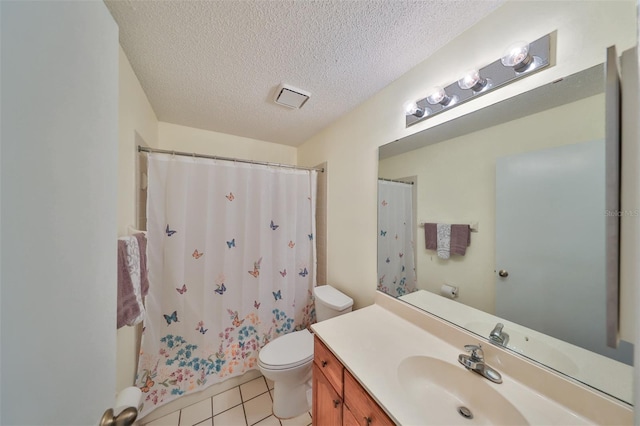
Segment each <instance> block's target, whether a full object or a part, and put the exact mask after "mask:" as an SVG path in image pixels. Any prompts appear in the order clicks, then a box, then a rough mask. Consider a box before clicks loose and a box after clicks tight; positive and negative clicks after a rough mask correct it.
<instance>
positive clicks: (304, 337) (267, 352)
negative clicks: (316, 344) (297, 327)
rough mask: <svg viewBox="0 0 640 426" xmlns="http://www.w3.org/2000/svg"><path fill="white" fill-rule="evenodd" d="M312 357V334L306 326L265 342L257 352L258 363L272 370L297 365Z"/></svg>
mask: <svg viewBox="0 0 640 426" xmlns="http://www.w3.org/2000/svg"><path fill="white" fill-rule="evenodd" d="M312 359H313V334H311V333H309V330H307V329H306V328H305V329H304V330H301V331H295V332H293V333H289V334H285V335H284V336H280V337H278V338H276V339H274V340H272V341H271V342H269V343H267V344H266V345H265V346H264V347H263V348H262V349H261V350H260V353H259V354H258V360H259V361H260V363H261V364H262V365H263V366H265V367H267V368H270V369H272V370H284V369H287V368H292V367H297V366H298V365H301V364H304V363H306V362H309V361H310V360H312Z"/></svg>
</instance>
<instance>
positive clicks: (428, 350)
mask: <svg viewBox="0 0 640 426" xmlns="http://www.w3.org/2000/svg"><path fill="white" fill-rule="evenodd" d="M312 329H313V331H314V332H315V333H316V335H317V336H318V337H319V338H320V339H321V340H322V341H323V342H324V343H325V344H326V345H327V346H328V347H329V348H330V349H331V350H332V351H333V353H334V354H335V355H336V356H337V357H338V358H339V359H340V360H341V361H342V363H343V364H344V365H345V367H346V368H347V369H348V370H349V371H350V372H351V373H352V374H353V375H354V376H355V377H356V378H357V379H358V381H359V382H360V383H361V384H362V385H363V386H364V387H365V388H366V389H367V390H368V391H369V393H370V394H371V395H372V397H373V398H374V399H376V400H377V401H378V403H379V404H380V405H381V406H382V407H383V409H385V411H386V412H387V414H389V416H390V417H391V418H392V419H393V420H394V421H395V422H396V423H398V424H400V425H406V426H411V425H416V426H417V425H420V426H423V425H426V424H428V419H426V418H425V416H424V413H421V412H420V410H418V409H416V405H415V402H412V401H411V399H410V397H408V395H407V392H406V390H405V388H404V387H403V385H402V384H401V383H400V381H399V378H398V374H397V371H398V366H399V365H400V363H401V362H402V360H403V359H405V358H407V357H409V356H415V355H422V356H428V357H432V358H438V359H441V360H443V361H446V362H449V363H451V364H453V365H457V366H458V367H459V368H461V369H462V370H464V367H463V366H462V365H460V364H459V363H458V361H457V359H458V354H460V353H463V352H464V349H463V348H457V347H454V346H452V345H450V344H449V343H447V342H445V341H443V340H441V339H439V338H437V337H435V336H434V335H432V334H430V333H428V332H426V331H425V330H423V329H422V328H420V327H418V326H416V325H414V324H412V323H410V322H408V321H406V320H404V319H403V318H401V317H399V316H398V315H396V314H394V313H392V312H391V311H388V310H386V309H384V308H382V307H381V306H379V305H372V306H368V307H366V308H363V309H360V310H357V311H354V312H352V313H349V314H346V315H342V316H338V317H335V318H332V319H329V320H327V321H323V322H320V323H317V324H314V325H313V326H312ZM468 343H469V344H477V343H478V341H477V340H475V341H474V339H473V338H470V341H469V342H468ZM488 364H489V365H491V364H490V363H488ZM494 368H496V369H497V370H498V371H499V368H497V366H494ZM468 373H469V374H475V373H473V372H468ZM501 373H502V376H503V383H501V384H495V383H491V382H489V381H488V380H487V383H488V384H489V385H490V386H492V387H494V389H495V390H496V391H498V392H499V393H501V394H502V395H503V396H505V397H506V398H507V399H508V400H509V401H510V402H511V403H512V404H513V405H514V406H515V407H516V408H517V409H518V410H519V411H520V413H521V414H522V415H523V416H524V417H525V418H526V419H527V421H528V422H529V423H530V424H536V425H543V424H544V425H552V424H556V425H585V424H593V423H592V422H590V421H589V420H588V419H586V418H585V417H582V416H580V415H578V414H576V413H574V412H572V411H570V410H568V409H567V408H566V407H564V406H562V405H560V404H559V403H557V402H555V401H553V400H550V399H548V398H546V397H545V396H543V395H540V394H539V393H536V392H534V391H532V390H531V389H530V388H528V387H526V386H525V385H523V384H522V383H520V382H518V381H516V380H515V379H513V378H511V377H510V376H507V375H505V374H504V373H503V372H501ZM481 379H482V378H481ZM482 380H485V379H482ZM461 421H466V420H465V419H462V418H461ZM467 422H468V421H467ZM472 423H473V422H471V423H467V424H472Z"/></svg>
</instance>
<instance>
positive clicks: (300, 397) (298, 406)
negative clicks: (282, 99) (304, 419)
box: [273, 382, 311, 420]
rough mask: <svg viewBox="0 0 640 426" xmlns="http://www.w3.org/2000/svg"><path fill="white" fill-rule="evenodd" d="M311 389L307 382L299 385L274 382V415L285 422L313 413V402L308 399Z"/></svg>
mask: <svg viewBox="0 0 640 426" xmlns="http://www.w3.org/2000/svg"><path fill="white" fill-rule="evenodd" d="M309 389H310V387H309V385H308V383H307V382H303V383H299V384H290V383H286V382H274V384H273V415H274V416H276V417H277V418H279V419H283V420H285V419H291V418H294V417H298V416H300V415H302V414H304V413H306V412H307V411H311V401H309V398H307V391H308V390H309Z"/></svg>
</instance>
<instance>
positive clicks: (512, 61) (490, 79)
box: [404, 33, 555, 127]
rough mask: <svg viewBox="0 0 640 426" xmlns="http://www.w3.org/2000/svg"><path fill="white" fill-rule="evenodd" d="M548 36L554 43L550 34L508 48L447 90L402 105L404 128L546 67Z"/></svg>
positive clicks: (443, 88)
mask: <svg viewBox="0 0 640 426" xmlns="http://www.w3.org/2000/svg"><path fill="white" fill-rule="evenodd" d="M552 35H554V37H553V39H555V34H553V33H552V34H547V35H545V36H543V37H541V38H539V39H538V40H535V41H533V42H531V43H526V42H519V43H515V44H512V45H510V46H509V47H508V48H507V50H505V52H504V54H503V55H502V57H501V58H500V59H498V60H496V61H494V62H492V63H490V64H489V65H486V66H484V67H482V68H479V69H474V70H472V71H470V72H468V73H467V74H466V75H464V76H463V77H462V78H460V79H458V80H456V81H455V82H454V83H451V84H449V85H448V86H440V87H438V89H437V90H436V91H434V92H433V93H431V94H429V96H427V97H426V98H423V99H420V100H418V101H415V102H413V101H412V102H409V103H407V104H405V105H404V112H405V124H406V127H409V126H412V125H414V124H416V123H419V122H421V121H423V120H426V119H427V118H429V117H433V116H434V115H437V114H439V113H441V112H443V111H445V110H449V109H451V108H455V107H456V106H458V105H460V104H463V103H464V102H466V101H468V100H470V99H473V98H475V97H478V96H481V95H484V94H485V93H489V92H491V91H493V90H495V89H497V88H499V87H502V86H505V85H507V84H510V83H513V82H514V81H516V80H519V79H521V78H525V77H527V76H529V75H531V74H533V73H534V72H537V71H539V70H541V69H543V68H545V67H548V66H549V65H550V63H551V41H552Z"/></svg>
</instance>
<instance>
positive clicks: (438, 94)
mask: <svg viewBox="0 0 640 426" xmlns="http://www.w3.org/2000/svg"><path fill="white" fill-rule="evenodd" d="M457 100H458V98H457V97H456V96H449V95H447V92H445V91H444V89H443V88H442V87H439V88H437V89H436V91H435V92H433V93H432V94H430V95H429V96H427V102H429V103H430V104H431V105H438V104H440V105H442V106H443V107H446V106H449V105H453V104H455V103H456V101H457Z"/></svg>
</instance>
